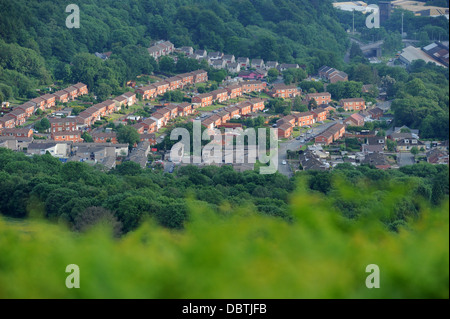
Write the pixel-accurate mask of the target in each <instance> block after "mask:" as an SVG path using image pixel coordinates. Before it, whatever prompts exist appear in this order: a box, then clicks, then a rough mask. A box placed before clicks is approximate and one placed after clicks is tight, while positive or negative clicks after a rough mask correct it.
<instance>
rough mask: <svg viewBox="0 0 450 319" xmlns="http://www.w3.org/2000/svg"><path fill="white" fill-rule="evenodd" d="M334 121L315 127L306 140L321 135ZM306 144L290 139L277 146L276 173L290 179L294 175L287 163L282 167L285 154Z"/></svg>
mask: <svg viewBox="0 0 450 319" xmlns="http://www.w3.org/2000/svg"><path fill="white" fill-rule="evenodd" d="M336 123H337V122H336V121H332V122H330V123H325V124H322V125H320V126H318V127H315V128H313V129H311V130H309V132H310V134H309V135H308V138H314V137H315V136H316V135H318V134H320V133H322V132H323V131H325V130H326V129H328V128H329V127H330V126H332V125H334V124H336ZM306 143H307V142H303V143H301V142H300V140H297V139H292V140H289V141H287V142H282V143H279V145H278V171H279V172H280V173H281V174H283V175H286V176H287V177H292V176H293V175H294V173H293V172H292V170H291V168H290V166H289V163H287V164H285V165H283V161H286V162H287V154H286V152H287V151H288V150H290V151H298V150H300V148H301V147H302V146H303V145H305V144H306Z"/></svg>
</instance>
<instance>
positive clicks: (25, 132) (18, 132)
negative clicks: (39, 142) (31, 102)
mask: <svg viewBox="0 0 450 319" xmlns="http://www.w3.org/2000/svg"><path fill="white" fill-rule="evenodd" d="M2 136H14V137H31V136H33V130H32V129H29V128H5V129H3V131H2Z"/></svg>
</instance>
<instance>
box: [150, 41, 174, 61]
mask: <svg viewBox="0 0 450 319" xmlns="http://www.w3.org/2000/svg"><path fill="white" fill-rule="evenodd" d="M147 51H148V54H150V56H152V57H153V58H155V60H157V59H158V58H160V57H162V56H165V55H169V54H171V53H173V52H174V51H175V46H174V45H173V43H172V42H170V41H159V42H156V43H155V44H154V45H153V46H151V47H150V48H148V49H147Z"/></svg>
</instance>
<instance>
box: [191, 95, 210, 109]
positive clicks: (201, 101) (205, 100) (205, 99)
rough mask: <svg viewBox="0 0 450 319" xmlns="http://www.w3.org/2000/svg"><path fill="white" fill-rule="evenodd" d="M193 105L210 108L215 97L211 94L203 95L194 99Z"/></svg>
mask: <svg viewBox="0 0 450 319" xmlns="http://www.w3.org/2000/svg"><path fill="white" fill-rule="evenodd" d="M192 103H195V104H198V105H200V106H201V107H205V106H209V105H211V104H212V103H213V95H212V94H211V93H203V94H200V95H197V96H194V97H193V98H192Z"/></svg>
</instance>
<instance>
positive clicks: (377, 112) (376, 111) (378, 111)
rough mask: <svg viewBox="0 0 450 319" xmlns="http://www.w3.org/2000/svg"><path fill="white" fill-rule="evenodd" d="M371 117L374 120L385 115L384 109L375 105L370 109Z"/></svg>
mask: <svg viewBox="0 0 450 319" xmlns="http://www.w3.org/2000/svg"><path fill="white" fill-rule="evenodd" d="M367 112H369V114H370V117H371V118H372V119H374V120H379V119H380V118H382V117H383V114H384V111H383V110H382V109H380V108H379V107H375V108H373V109H370V110H368V111H367Z"/></svg>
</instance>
